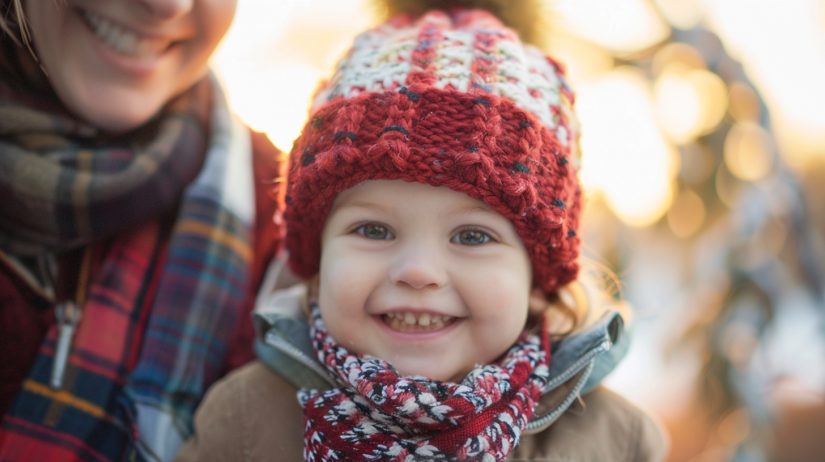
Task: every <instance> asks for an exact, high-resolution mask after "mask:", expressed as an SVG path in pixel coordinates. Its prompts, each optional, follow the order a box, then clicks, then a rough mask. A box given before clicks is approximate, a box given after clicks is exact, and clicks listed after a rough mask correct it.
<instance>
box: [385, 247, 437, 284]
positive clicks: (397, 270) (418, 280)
mask: <svg viewBox="0 0 825 462" xmlns="http://www.w3.org/2000/svg"><path fill="white" fill-rule="evenodd" d="M389 277H390V280H391V281H392V282H393V284H397V285H406V286H409V287H412V288H413V289H422V288H425V287H431V288H438V287H442V286H443V285H444V284H446V283H447V272H446V269H445V268H444V262H443V260H442V256H441V255H439V252H438V251H437V250H434V249H432V248H428V247H427V246H425V245H417V246H409V247H407V248H405V249H404V251H403V252H402V253H400V254H399V255H397V256H396V258H395V261H394V262H393V264H392V266H391V267H390V272H389Z"/></svg>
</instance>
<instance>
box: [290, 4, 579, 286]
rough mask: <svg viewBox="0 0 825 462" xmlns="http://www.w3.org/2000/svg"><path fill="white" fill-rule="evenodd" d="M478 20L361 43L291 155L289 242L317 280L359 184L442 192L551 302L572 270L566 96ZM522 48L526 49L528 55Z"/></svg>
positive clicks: (573, 135) (571, 127) (475, 15)
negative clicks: (484, 216) (344, 202)
mask: <svg viewBox="0 0 825 462" xmlns="http://www.w3.org/2000/svg"><path fill="white" fill-rule="evenodd" d="M530 49H533V50H535V49H534V48H532V47H525V46H523V45H521V43H519V42H518V37H517V36H515V33H513V31H511V30H509V29H506V28H503V26H501V23H500V22H499V21H498V20H497V19H496V18H495V17H494V16H492V15H490V14H489V13H486V12H484V11H469V12H463V13H460V14H458V15H455V16H452V17H451V16H448V15H447V14H445V13H442V12H432V13H428V14H427V15H425V16H423V17H422V18H419V19H417V20H413V19H411V18H409V17H400V18H395V19H394V20H391V21H389V22H388V23H386V24H384V25H383V26H381V27H379V28H377V29H375V30H373V31H368V32H366V33H364V34H362V35H361V36H359V38H358V39H356V43H355V46H354V47H353V49H352V50H351V51H350V53H349V54H348V55H347V57H346V58H345V59H343V60H342V61H341V63H339V66H338V70H337V72H336V74H335V76H334V77H333V79H332V80H331V81H330V82H329V83H328V84H327V85H326V86H322V88H321V90H319V93H318V95H317V96H316V98H315V102H314V105H313V109H312V112H313V116H312V117H311V119H310V121H309V122H308V123H307V125H306V126H305V128H304V130H303V132H302V134H301V136H300V137H299V138H298V140H296V142H295V144H294V146H293V149H292V152H291V154H290V166H289V173H288V182H287V189H286V195H285V202H286V207H285V210H284V216H283V217H284V220H285V222H286V225H287V226H286V227H287V234H286V238H285V245H286V248H287V250H288V251H289V255H290V257H289V258H290V261H289V264H290V266H291V268H292V270H293V271H294V272H295V273H296V274H297V275H298V276H301V277H304V278H309V277H312V276H313V275H314V274H316V273H317V271H318V268H319V263H320V235H321V232H322V229H323V226H324V223H325V221H326V217H327V215H328V213H329V211H330V208H331V207H332V204H333V202H334V200H335V198H336V197H337V195H338V194H339V193H340V192H341V191H344V190H346V189H348V188H350V187H352V186H355V185H357V184H359V183H361V182H364V181H367V180H381V179H383V180H404V181H409V182H419V183H423V184H429V185H432V186H446V187H448V188H450V189H452V190H455V191H458V192H462V193H465V194H467V195H469V196H470V197H473V198H475V199H478V200H481V201H483V202H485V203H486V204H488V205H489V206H490V207H492V208H493V209H494V210H496V211H497V212H499V213H501V214H502V215H503V216H504V217H506V218H508V219H509V220H510V221H511V222H512V223H513V225H514V227H515V229H516V231H517V233H518V235H519V236H520V237H521V239H522V241H523V243H524V245H525V248H526V249H527V252H528V255H529V256H530V259H531V262H532V266H533V279H534V285H535V286H536V287H540V288H541V289H543V290H544V291H545V292H547V293H551V292H554V291H555V290H556V289H558V288H560V287H561V286H563V285H565V284H567V283H568V282H571V281H572V280H574V279H575V278H576V276H577V272H578V264H577V262H576V259H577V257H578V252H579V246H580V238H579V236H578V235H577V233H576V231H577V229H578V221H579V214H580V210H581V189H580V186H579V183H578V180H577V177H576V168H575V165H576V164H577V159H576V156H575V154H576V153H577V151H576V139H577V128H576V121H575V116H574V114H573V112H572V99H573V97H572V94H571V93H570V91H569V88H567V86H566V84H565V83H564V77H563V71H562V70H561V68H560V66H558V65H556V64H555V63H554V62H553V61H551V60H549V59H547V58H544V57H541V59H540V60H536V59H534V58H535V54H534V53H533V52H532V51H529V50H530ZM525 50H527V51H525Z"/></svg>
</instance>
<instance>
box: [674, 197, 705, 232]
mask: <svg viewBox="0 0 825 462" xmlns="http://www.w3.org/2000/svg"><path fill="white" fill-rule="evenodd" d="M704 221H705V204H704V202H702V198H701V197H699V195H698V194H696V193H695V192H693V191H691V190H689V189H685V190H683V191H681V192H680V193H679V195H678V196H676V199H675V200H674V201H673V205H672V206H671V207H670V210H668V212H667V224H668V225H669V226H670V230H671V231H673V234H675V235H676V236H678V237H681V238H687V237H690V236H692V235H693V234H695V233H696V231H698V230H699V228H700V227H701V226H702V223H703V222H704Z"/></svg>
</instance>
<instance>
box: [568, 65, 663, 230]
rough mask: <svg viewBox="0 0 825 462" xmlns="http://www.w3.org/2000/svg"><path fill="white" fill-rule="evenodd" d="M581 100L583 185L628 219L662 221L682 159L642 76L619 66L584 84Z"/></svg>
mask: <svg viewBox="0 0 825 462" xmlns="http://www.w3.org/2000/svg"><path fill="white" fill-rule="evenodd" d="M577 106H578V111H579V118H580V119H581V122H582V127H583V132H582V137H581V145H582V152H583V158H582V165H583V168H582V172H581V179H582V182H583V183H584V186H585V188H587V189H589V190H590V191H592V192H596V193H600V194H602V195H603V196H604V197H605V200H606V202H607V204H608V205H609V207H610V208H611V209H612V210H613V211H614V212H615V213H616V215H617V216H619V218H621V219H622V221H624V222H625V223H627V224H630V225H632V226H647V225H650V224H652V223H655V222H656V221H658V220H659V218H661V217H662V215H664V214H665V212H666V211H667V209H668V208H669V207H670V203H671V200H672V196H673V193H672V179H673V175H674V174H675V172H676V170H677V168H676V167H675V166H676V165H677V162H678V161H677V156H676V154H675V151H674V149H673V148H672V147H671V146H670V145H669V144H668V143H667V142H666V141H665V140H664V138H662V135H661V134H660V132H659V130H658V128H657V126H656V122H655V121H654V116H653V107H652V102H651V97H650V90H649V88H648V85H647V81H646V80H645V78H644V76H643V75H642V74H641V72H640V71H638V70H636V69H633V68H626V67H622V68H618V69H616V70H615V71H613V72H611V73H610V74H608V75H607V76H605V77H604V78H602V79H600V80H598V81H595V82H593V83H590V84H587V85H582V87H581V88H580V89H579V97H578V101H577Z"/></svg>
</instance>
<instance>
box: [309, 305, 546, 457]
mask: <svg viewBox="0 0 825 462" xmlns="http://www.w3.org/2000/svg"><path fill="white" fill-rule="evenodd" d="M540 332H543V330H540ZM311 335H312V339H313V348H314V350H315V353H316V355H317V357H318V360H319V361H321V363H322V364H324V365H325V366H326V368H327V369H328V371H329V372H330V374H331V376H332V377H333V378H334V380H335V381H336V382H337V383H338V384H339V385H340V387H338V388H333V389H332V390H329V391H326V392H323V393H318V392H316V391H314V390H306V389H303V390H301V391H299V392H298V399H299V401H300V403H301V405H302V406H303V407H304V459H305V460H307V461H313V462H320V461H342V460H346V461H388V462H405V461H406V462H410V461H424V460H451V461H452V460H459V461H483V462H493V461H502V460H504V459H505V458H506V457H507V455H508V454H510V452H511V451H512V450H513V449H514V448H515V446H516V444H518V441H519V436H520V435H521V433H522V431H523V430H524V427H525V425H527V422H528V420H529V419H530V417H531V416H532V415H533V410H534V409H535V407H536V404H537V403H538V400H539V398H540V397H541V394H542V392H543V390H544V387H545V386H546V385H547V381H548V378H549V369H548V361H549V358H550V349H549V340H548V337H547V336H546V335H542V336H539V335H536V334H532V333H530V332H527V331H525V332H524V333H522V335H521V336H520V337H519V339H518V340H517V341H516V343H515V344H514V345H513V346H512V348H510V350H509V351H507V353H506V354H505V355H504V356H503V358H502V359H501V360H500V361H498V363H497V364H490V365H486V366H477V367H476V368H475V369H474V370H473V371H472V372H470V374H469V375H467V377H466V378H465V379H464V381H463V382H462V383H460V384H458V383H451V382H438V381H434V380H428V379H426V378H424V377H404V376H400V375H399V374H398V372H396V370H395V369H394V368H393V367H392V366H391V365H390V364H389V363H387V362H386V361H383V360H381V359H378V358H374V357H371V356H366V355H354V354H351V353H349V352H348V351H347V350H346V349H345V348H344V347H342V346H340V345H338V344H337V343H336V342H335V340H334V339H333V338H332V337H331V336H330V335H329V334H328V333H327V331H326V328H325V326H324V322H323V321H322V320H321V316H320V311H319V310H318V307H317V305H314V306H313V307H312V327H311Z"/></svg>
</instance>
